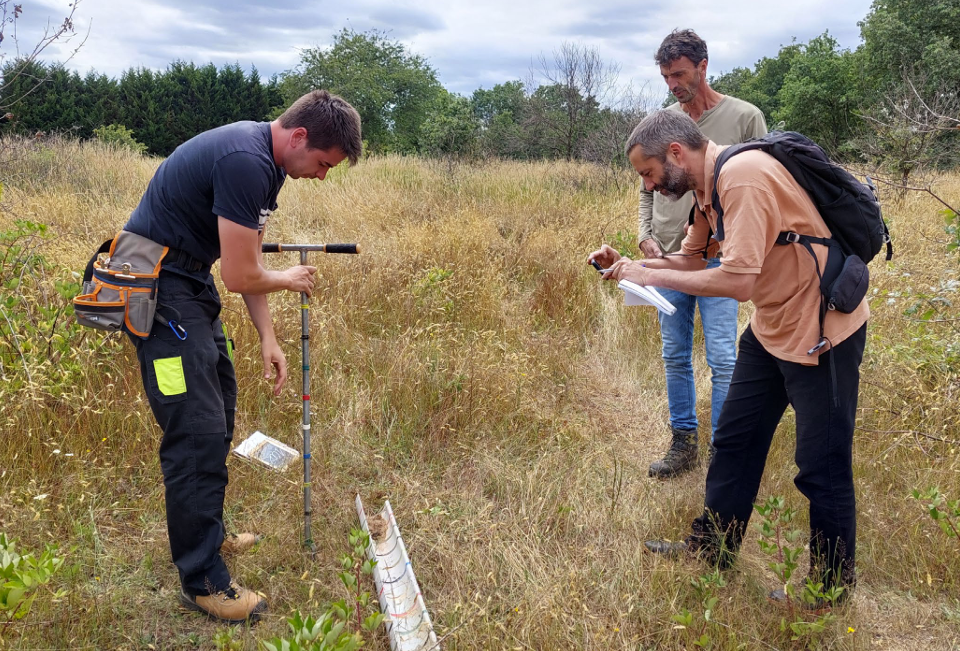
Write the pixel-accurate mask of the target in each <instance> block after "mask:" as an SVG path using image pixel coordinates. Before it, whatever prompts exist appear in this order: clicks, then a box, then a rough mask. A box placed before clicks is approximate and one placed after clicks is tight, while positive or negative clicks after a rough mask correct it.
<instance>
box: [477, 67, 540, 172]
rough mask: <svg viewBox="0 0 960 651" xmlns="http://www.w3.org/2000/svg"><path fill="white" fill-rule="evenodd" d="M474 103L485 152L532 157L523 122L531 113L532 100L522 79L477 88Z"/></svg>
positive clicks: (508, 156) (511, 156) (503, 155)
mask: <svg viewBox="0 0 960 651" xmlns="http://www.w3.org/2000/svg"><path fill="white" fill-rule="evenodd" d="M471 104H472V106H473V113H474V115H475V116H476V118H477V119H478V120H479V122H480V148H481V150H482V151H483V152H484V153H486V154H487V155H490V156H496V157H501V158H527V157H528V155H529V154H530V152H529V151H528V148H527V142H526V138H525V133H524V126H523V125H524V124H525V122H526V121H527V120H528V119H529V116H530V102H529V99H528V98H527V95H526V92H525V91H524V87H523V82H522V81H508V82H506V83H503V84H497V85H496V86H494V87H493V88H492V89H490V90H484V89H482V88H480V89H477V90H475V91H474V92H473V97H472V98H471Z"/></svg>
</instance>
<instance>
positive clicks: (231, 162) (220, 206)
mask: <svg viewBox="0 0 960 651" xmlns="http://www.w3.org/2000/svg"><path fill="white" fill-rule="evenodd" d="M270 174H271V171H270V170H268V169H267V168H266V167H265V166H264V164H263V162H262V161H261V160H259V159H258V158H257V157H256V156H254V155H253V154H249V153H247V152H242V151H238V152H234V153H232V154H227V155H226V156H224V157H223V158H221V159H220V160H218V161H217V162H216V163H214V165H213V212H214V213H216V214H217V215H219V216H220V217H223V218H225V219H229V220H230V221H232V222H235V223H237V224H240V225H242V226H247V227H248V228H260V215H261V209H262V208H264V207H266V206H270V207H271V209H272V208H273V204H274V202H273V200H272V199H271V197H270Z"/></svg>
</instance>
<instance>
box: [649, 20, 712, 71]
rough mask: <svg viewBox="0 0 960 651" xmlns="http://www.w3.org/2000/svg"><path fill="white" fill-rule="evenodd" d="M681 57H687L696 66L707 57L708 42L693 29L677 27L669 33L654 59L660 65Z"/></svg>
mask: <svg viewBox="0 0 960 651" xmlns="http://www.w3.org/2000/svg"><path fill="white" fill-rule="evenodd" d="M680 57H687V58H688V59H690V60H691V61H693V65H695V66H698V65H700V62H701V61H703V60H704V59H706V58H707V44H706V43H705V42H704V40H703V39H702V38H700V37H699V36H697V33H696V32H695V31H693V30H692V29H675V30H673V31H672V32H670V33H669V34H667V37H666V38H665V39H663V43H661V44H660V49H659V50H657V53H656V55H654V57H653V60H654V61H655V62H656V64H657V65H658V66H666V65H669V64H671V63H673V62H674V61H676V60H677V59H679V58H680Z"/></svg>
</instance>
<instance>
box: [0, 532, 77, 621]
mask: <svg viewBox="0 0 960 651" xmlns="http://www.w3.org/2000/svg"><path fill="white" fill-rule="evenodd" d="M63 561H64V559H63V557H61V556H58V555H57V548H56V547H55V546H53V545H47V546H46V548H45V549H44V550H43V552H42V553H41V554H40V556H39V557H35V556H34V555H33V554H24V555H21V554H19V553H18V552H17V550H16V545H15V544H14V541H12V540H8V539H7V536H6V534H4V533H0V623H2V625H0V640H2V639H3V632H4V631H5V630H6V628H7V627H8V626H9V625H10V624H11V622H13V621H14V620H18V619H22V618H24V617H26V616H27V613H29V612H30V608H31V606H32V605H33V602H34V600H35V599H36V598H37V594H38V593H37V590H38V589H39V588H40V587H41V586H43V585H46V584H47V583H49V582H50V579H52V578H53V575H54V574H56V573H57V571H59V570H60V568H61V567H62V566H63ZM59 596H62V594H61V593H56V595H55V597H59Z"/></svg>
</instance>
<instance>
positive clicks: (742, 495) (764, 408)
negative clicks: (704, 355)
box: [691, 324, 867, 586]
mask: <svg viewBox="0 0 960 651" xmlns="http://www.w3.org/2000/svg"><path fill="white" fill-rule="evenodd" d="M866 331H867V326H866V324H864V326H863V327H861V328H860V329H859V330H858V331H857V332H856V333H854V334H853V335H852V336H850V337H849V338H848V339H846V340H844V341H843V342H841V343H840V344H838V345H837V347H836V348H834V349H832V350H829V351H827V352H826V353H824V354H822V355H821V356H820V363H819V365H818V366H804V365H802V364H797V363H795V362H785V361H783V360H780V359H777V358H776V357H774V356H773V355H771V354H770V353H768V352H767V351H766V350H765V349H764V348H763V346H762V345H761V344H760V342H759V341H758V340H757V338H756V337H755V336H754V334H753V330H752V329H751V328H749V327H748V328H747V330H746V331H745V332H744V333H743V335H742V336H741V338H740V350H739V354H738V355H737V363H736V366H735V367H734V370H733V380H732V381H731V383H730V391H729V393H728V394H727V399H726V402H724V405H723V409H722V411H721V413H720V421H719V423H718V425H717V432H716V435H715V437H714V445H715V446H716V448H717V449H716V454H715V455H714V458H713V462H712V463H711V464H710V469H709V470H708V471H707V486H706V499H705V505H704V513H703V515H701V516H700V517H699V518H697V519H696V520H694V523H693V536H691V542H692V543H693V544H694V546H695V547H697V548H700V549H701V551H707V552H708V553H714V554H717V556H714V558H716V559H718V560H719V561H720V562H721V564H724V563H726V562H729V561H730V560H731V559H732V553H735V552H736V551H737V550H738V549H739V546H740V542H741V540H742V539H743V534H744V532H745V529H746V526H747V522H748V521H749V520H750V515H751V513H752V512H753V505H754V502H755V501H756V499H757V492H758V490H759V487H760V479H761V477H762V476H763V468H764V465H765V464H766V460H767V453H768V452H769V450H770V442H771V440H772V439H773V433H774V431H775V430H776V429H777V425H778V424H779V422H780V419H781V417H782V416H783V412H784V410H785V409H786V407H787V404H790V405H792V406H793V409H794V411H795V412H796V422H797V447H796V457H795V459H796V463H797V467H798V468H799V472H798V473H797V476H796V477H795V478H794V483H795V484H796V486H797V488H798V489H799V490H800V492H801V493H803V495H804V496H806V498H807V499H808V500H810V555H811V570H812V571H813V573H814V577H815V578H816V579H817V580H822V581H824V584H825V586H831V585H835V584H839V585H850V584H852V583H854V581H855V576H856V575H855V570H854V563H855V556H856V536H857V521H856V503H855V497H854V489H853V428H854V421H855V418H856V413H857V396H858V392H859V387H860V362H861V360H862V359H863V348H864V344H865V342H866ZM831 357H832V358H833V359H832V363H833V369H834V372H835V378H836V393H834V382H833V380H834V378H833V377H832V373H831ZM834 397H836V398H837V400H834ZM721 552H723V553H721Z"/></svg>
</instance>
